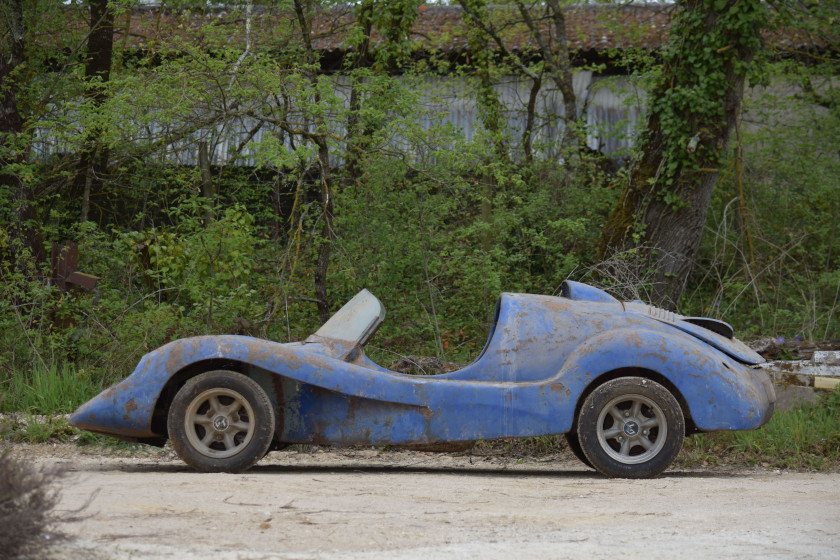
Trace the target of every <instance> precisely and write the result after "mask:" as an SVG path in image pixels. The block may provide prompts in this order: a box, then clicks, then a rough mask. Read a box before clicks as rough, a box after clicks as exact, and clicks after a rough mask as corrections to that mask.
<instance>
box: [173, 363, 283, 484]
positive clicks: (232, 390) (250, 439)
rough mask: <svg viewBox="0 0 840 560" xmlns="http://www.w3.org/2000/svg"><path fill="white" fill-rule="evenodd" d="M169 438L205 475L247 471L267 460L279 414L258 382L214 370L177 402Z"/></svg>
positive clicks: (182, 392) (185, 389)
mask: <svg viewBox="0 0 840 560" xmlns="http://www.w3.org/2000/svg"><path fill="white" fill-rule="evenodd" d="M167 423H168V431H169V439H171V440H172V447H173V448H174V449H175V452H176V453H177V454H178V456H179V457H180V458H181V459H182V460H183V461H184V462H185V463H186V464H188V465H189V466H191V467H192V468H194V469H196V470H198V471H202V472H241V471H244V470H246V469H248V468H250V467H251V466H253V465H254V464H255V463H256V462H257V461H259V460H260V459H262V458H263V457H264V456H265V454H266V452H267V451H268V449H269V447H270V445H271V440H272V437H273V436H274V409H273V408H272V406H271V402H270V401H269V400H268V396H266V394H265V391H263V390H262V388H261V387H260V386H259V385H258V384H257V383H256V382H255V381H254V380H252V379H250V378H249V377H246V376H244V375H242V374H239V373H235V372H232V371H222V370H219V371H210V372H207V373H203V374H201V375H199V376H197V377H195V378H193V379H191V380H189V381H188V382H187V383H186V384H185V385H184V386H183V387H181V389H180V390H179V391H178V393H177V394H176V395H175V398H174V399H173V401H172V406H170V407H169V415H168V418H167Z"/></svg>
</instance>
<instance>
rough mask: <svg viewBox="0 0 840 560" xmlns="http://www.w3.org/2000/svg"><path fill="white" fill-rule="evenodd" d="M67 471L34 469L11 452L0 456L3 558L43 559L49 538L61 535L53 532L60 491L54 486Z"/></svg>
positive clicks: (0, 520)
mask: <svg viewBox="0 0 840 560" xmlns="http://www.w3.org/2000/svg"><path fill="white" fill-rule="evenodd" d="M61 476H63V472H62V471H60V470H58V469H56V468H50V467H40V468H33V467H32V466H31V465H27V464H25V463H23V462H22V461H19V460H18V459H15V458H14V457H12V455H11V453H10V451H9V450H8V449H6V450H4V451H3V452H2V453H0V543H3V551H2V554H3V557H4V558H17V557H22V556H24V555H28V556H29V557H33V558H35V557H41V555H40V554H39V552H42V551H43V548H44V545H45V543H46V542H48V541H47V539H50V540H51V541H53V542H54V541H55V540H56V537H61V535H60V534H57V533H55V532H54V531H52V530H51V529H52V526H53V524H54V522H55V517H54V515H53V512H52V510H53V508H54V507H55V505H56V503H57V502H58V491H57V490H55V489H54V488H51V487H50V483H51V482H53V481H54V480H56V479H58V478H60V477H61Z"/></svg>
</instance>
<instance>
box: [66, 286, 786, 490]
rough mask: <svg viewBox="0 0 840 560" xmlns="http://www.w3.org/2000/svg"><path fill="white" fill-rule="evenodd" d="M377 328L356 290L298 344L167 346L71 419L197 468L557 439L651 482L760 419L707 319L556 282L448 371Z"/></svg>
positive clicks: (754, 380) (733, 343) (725, 339)
mask: <svg viewBox="0 0 840 560" xmlns="http://www.w3.org/2000/svg"><path fill="white" fill-rule="evenodd" d="M384 317H385V310H384V308H383V306H382V304H381V303H380V302H379V300H378V299H376V297H374V296H373V294H371V293H370V292H368V291H367V290H362V291H361V292H360V293H358V294H357V295H356V296H355V297H353V299H351V300H350V301H349V302H348V303H347V304H346V305H345V306H344V307H342V308H341V309H340V310H339V311H338V312H337V313H336V314H335V315H334V316H333V317H332V318H330V320H329V321H327V322H326V323H325V324H324V325H323V326H322V327H321V328H320V329H318V331H317V332H315V334H313V335H311V336H310V337H309V338H307V339H306V340H305V341H303V342H293V343H288V344H280V343H276V342H271V341H267V340H260V339H257V338H250V337H243V336H199V337H195V338H185V339H181V340H176V341H174V342H171V343H169V344H166V345H165V346H162V347H161V348H158V349H157V350H154V351H153V352H150V353H149V354H146V355H145V356H144V357H143V358H142V359H141V360H140V363H139V364H138V365H137V368H136V369H135V370H134V373H132V374H131V375H130V376H129V377H127V378H126V379H125V380H123V381H122V382H120V383H118V384H117V385H114V386H113V387H111V388H109V389H107V390H105V391H103V392H102V393H101V394H100V395H99V396H97V397H95V398H93V399H91V400H90V401H88V402H87V403H85V404H84V405H82V406H81V407H80V408H79V409H78V410H77V411H76V412H75V413H74V414H73V416H72V418H71V424H72V425H74V426H76V427H78V428H81V429H84V430H89V431H92V432H98V433H103V434H108V435H111V436H114V437H117V438H121V439H126V440H131V441H140V442H145V443H151V444H156V445H162V444H163V443H164V442H165V441H166V439H167V438H168V439H170V440H171V441H172V445H173V447H174V449H175V451H176V452H177V453H178V455H179V456H180V457H181V458H182V459H183V460H184V461H185V462H186V463H187V464H188V465H190V466H191V467H193V468H195V469H197V470H199V471H228V472H239V471H243V470H245V469H248V468H250V467H251V466H252V465H254V464H255V463H256V462H257V461H259V460H260V459H261V458H262V457H263V456H264V455H265V454H266V453H267V452H268V451H270V450H271V449H276V448H280V447H283V446H285V445H288V444H290V443H310V444H325V445H337V446H341V445H358V444H362V445H391V446H423V445H428V444H436V443H443V442H469V441H475V440H479V439H492V438H501V437H527V436H538V435H545V434H566V438H567V440H568V443H569V446H570V448H571V449H572V451H573V452H574V453H575V455H576V456H577V457H578V458H579V459H580V460H581V461H583V462H584V463H586V464H587V465H589V466H591V467H593V468H595V469H596V470H598V471H599V472H601V473H603V474H604V475H606V476H610V477H632V478H641V477H652V476H656V475H657V474H659V473H661V472H662V471H663V470H665V469H666V468H667V467H668V466H669V465H670V464H671V462H672V461H673V460H674V458H675V457H676V456H677V453H678V452H679V450H680V448H681V446H682V441H683V437H684V436H685V435H686V434H691V433H694V432H706V431H714V430H752V429H756V428H758V427H760V426H762V425H763V424H765V423H766V422H767V421H768V420H769V419H770V417H771V416H772V415H773V410H774V405H775V400H776V397H775V393H774V391H773V386H772V384H771V383H770V380H769V378H768V376H767V374H766V373H764V372H763V371H762V370H761V369H759V368H757V367H756V366H757V365H758V364H759V363H761V362H763V359H762V358H761V356H759V355H758V354H756V353H755V352H753V351H752V350H750V349H749V348H748V347H747V346H745V345H744V344H743V343H742V342H740V341H739V340H737V339H735V338H733V332H732V328H731V327H730V326H729V325H728V324H726V323H724V322H722V321H718V320H715V319H709V318H704V317H684V316H681V315H677V314H675V313H671V312H669V311H666V310H663V309H658V308H655V307H651V306H648V305H646V304H644V303H642V302H638V301H635V302H621V301H618V300H616V299H615V298H613V297H612V296H610V295H609V294H607V293H606V292H604V291H602V290H600V289H597V288H594V287H592V286H589V285H586V284H582V283H578V282H571V281H567V282H565V283H564V284H563V286H562V295H561V296H560V297H549V296H540V295H526V294H507V293H506V294H502V296H501V297H500V298H499V301H498V303H497V304H496V313H495V319H494V321H493V325H492V328H491V331H490V336H489V338H488V340H487V344H486V345H485V347H484V350H482V352H481V354H480V355H479V356H478V358H477V359H476V360H475V361H474V362H473V363H471V364H469V365H467V366H464V367H463V368H461V369H459V370H457V371H453V372H450V373H440V374H436V375H408V374H403V373H397V372H394V371H390V370H387V369H385V368H382V367H380V366H379V365H377V364H375V363H373V362H372V361H371V360H370V359H368V358H367V356H365V352H364V347H365V343H367V341H368V340H369V339H370V338H371V336H373V334H374V333H375V332H376V330H377V328H378V327H379V325H380V324H381V323H382V321H383V319H384Z"/></svg>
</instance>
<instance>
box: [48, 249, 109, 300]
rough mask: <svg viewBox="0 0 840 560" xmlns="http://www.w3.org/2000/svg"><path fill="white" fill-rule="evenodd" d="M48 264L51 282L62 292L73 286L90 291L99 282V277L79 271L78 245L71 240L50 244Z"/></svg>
mask: <svg viewBox="0 0 840 560" xmlns="http://www.w3.org/2000/svg"><path fill="white" fill-rule="evenodd" d="M50 264H51V269H52V277H53V282H54V283H55V285H56V286H58V287H59V289H60V290H61V291H62V292H66V291H68V290H69V289H70V288H71V287H73V286H78V287H80V288H83V289H85V290H88V291H91V290H93V289H94V288H96V285H97V284H98V283H99V277H97V276H93V275H92V274H85V273H84V272H79V271H78V270H77V269H78V268H79V246H78V245H76V244H75V243H73V242H72V241H67V242H66V243H65V244H64V245H59V244H58V243H53V244H52V251H51V253H50Z"/></svg>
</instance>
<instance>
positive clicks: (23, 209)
mask: <svg viewBox="0 0 840 560" xmlns="http://www.w3.org/2000/svg"><path fill="white" fill-rule="evenodd" d="M4 12H5V13H4V15H5V16H6V21H5V22H4V27H5V29H4V30H3V34H4V35H7V37H8V39H7V40H8V43H7V44H8V51H7V52H0V192H1V191H3V190H8V192H10V193H11V195H12V200H11V201H10V202H11V204H12V208H11V212H12V214H13V215H12V216H11V220H10V221H11V228H10V229H11V231H10V234H11V251H12V260H13V263H12V265H13V266H14V267H15V268H16V269H17V270H19V271H20V272H22V273H24V274H25V275H26V276H27V277H32V275H33V273H35V272H36V271H34V270H32V269H31V268H30V267H29V266H28V263H29V262H30V261H29V258H28V257H27V255H26V254H27V253H29V254H30V255H31V257H32V258H33V260H34V262H35V264H36V265H39V264H42V263H43V262H44V261H45V260H46V254H45V253H44V245H43V243H42V241H41V238H40V236H39V234H38V230H37V229H36V227H35V224H36V223H37V213H36V209H35V196H34V194H33V192H32V189H31V188H30V187H29V186H28V185H27V184H25V183H24V182H23V181H21V179H20V176H19V175H18V173H17V171H15V170H13V169H9V166H14V165H20V164H23V163H25V162H26V151H27V147H26V145H27V144H28V141H24V140H23V139H22V133H23V119H22V118H21V115H20V111H19V110H18V104H17V92H18V86H17V84H16V82H15V78H14V76H13V73H14V71H15V69H17V68H18V66H20V65H21V64H22V63H23V61H24V60H23V56H24V46H25V40H26V25H25V22H24V19H23V2H22V0H7V6H6V9H5V10H4ZM3 187H5V188H3Z"/></svg>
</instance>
